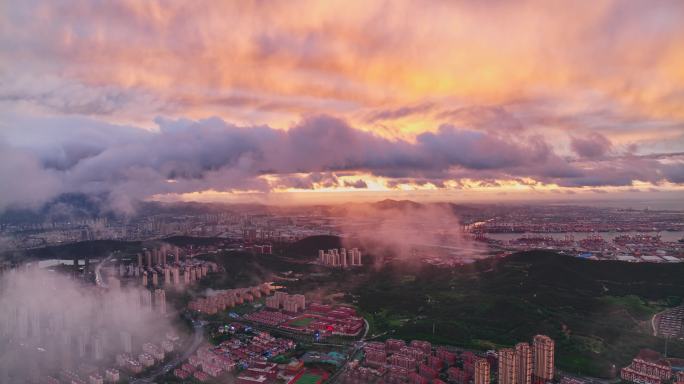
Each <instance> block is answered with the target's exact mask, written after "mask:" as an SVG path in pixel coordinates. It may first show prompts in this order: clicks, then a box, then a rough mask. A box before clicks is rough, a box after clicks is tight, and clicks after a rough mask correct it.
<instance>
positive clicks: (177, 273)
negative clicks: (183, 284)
mask: <svg viewBox="0 0 684 384" xmlns="http://www.w3.org/2000/svg"><path fill="white" fill-rule="evenodd" d="M171 272H172V273H173V285H178V284H180V268H178V266H177V265H174V266H173V269H171Z"/></svg>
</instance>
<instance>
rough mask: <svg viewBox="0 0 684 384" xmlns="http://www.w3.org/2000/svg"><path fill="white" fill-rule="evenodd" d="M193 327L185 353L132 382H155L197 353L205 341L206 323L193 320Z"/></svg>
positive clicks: (140, 383)
mask: <svg viewBox="0 0 684 384" xmlns="http://www.w3.org/2000/svg"><path fill="white" fill-rule="evenodd" d="M193 329H194V333H193V335H192V342H191V343H190V345H188V347H187V348H186V349H185V351H183V353H181V354H179V355H178V356H177V357H176V358H175V359H173V360H171V361H169V362H167V363H166V364H164V365H161V366H159V367H157V368H155V369H154V370H153V371H152V372H150V373H149V374H148V375H147V376H146V377H141V378H138V379H135V380H133V381H131V384H143V383H154V380H155V379H157V378H158V377H159V376H163V375H166V374H167V373H169V372H170V371H171V370H172V369H173V368H174V367H176V366H177V365H179V364H180V363H182V362H183V361H185V360H187V359H188V358H189V357H190V355H192V354H193V353H195V351H196V350H197V348H199V346H200V345H201V344H202V342H203V341H204V323H202V322H200V321H193Z"/></svg>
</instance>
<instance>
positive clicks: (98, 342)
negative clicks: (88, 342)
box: [93, 336, 104, 361]
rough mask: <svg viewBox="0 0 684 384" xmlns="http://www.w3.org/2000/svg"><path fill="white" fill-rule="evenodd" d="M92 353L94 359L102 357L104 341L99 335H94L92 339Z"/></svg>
mask: <svg viewBox="0 0 684 384" xmlns="http://www.w3.org/2000/svg"><path fill="white" fill-rule="evenodd" d="M93 355H94V357H95V360H98V361H99V360H102V359H104V341H103V340H102V337H101V336H96V337H95V339H94V340H93Z"/></svg>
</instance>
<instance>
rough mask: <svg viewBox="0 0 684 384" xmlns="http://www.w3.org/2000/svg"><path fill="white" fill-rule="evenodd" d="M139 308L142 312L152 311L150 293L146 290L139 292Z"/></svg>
mask: <svg viewBox="0 0 684 384" xmlns="http://www.w3.org/2000/svg"><path fill="white" fill-rule="evenodd" d="M140 306H141V307H142V309H143V311H146V312H151V311H152V293H151V292H150V291H149V290H148V289H143V290H141V291H140Z"/></svg>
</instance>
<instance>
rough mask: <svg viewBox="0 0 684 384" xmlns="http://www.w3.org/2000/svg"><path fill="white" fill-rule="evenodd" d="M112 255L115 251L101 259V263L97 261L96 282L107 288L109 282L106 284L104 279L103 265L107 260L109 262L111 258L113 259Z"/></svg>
mask: <svg viewBox="0 0 684 384" xmlns="http://www.w3.org/2000/svg"><path fill="white" fill-rule="evenodd" d="M112 257H114V253H110V254H109V256H107V257H105V258H104V259H102V261H100V262H99V263H97V266H96V267H95V284H97V286H98V287H101V288H107V284H105V282H104V280H103V279H102V272H101V270H102V266H103V265H104V264H105V263H106V262H108V261H109V260H111V259H112Z"/></svg>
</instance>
